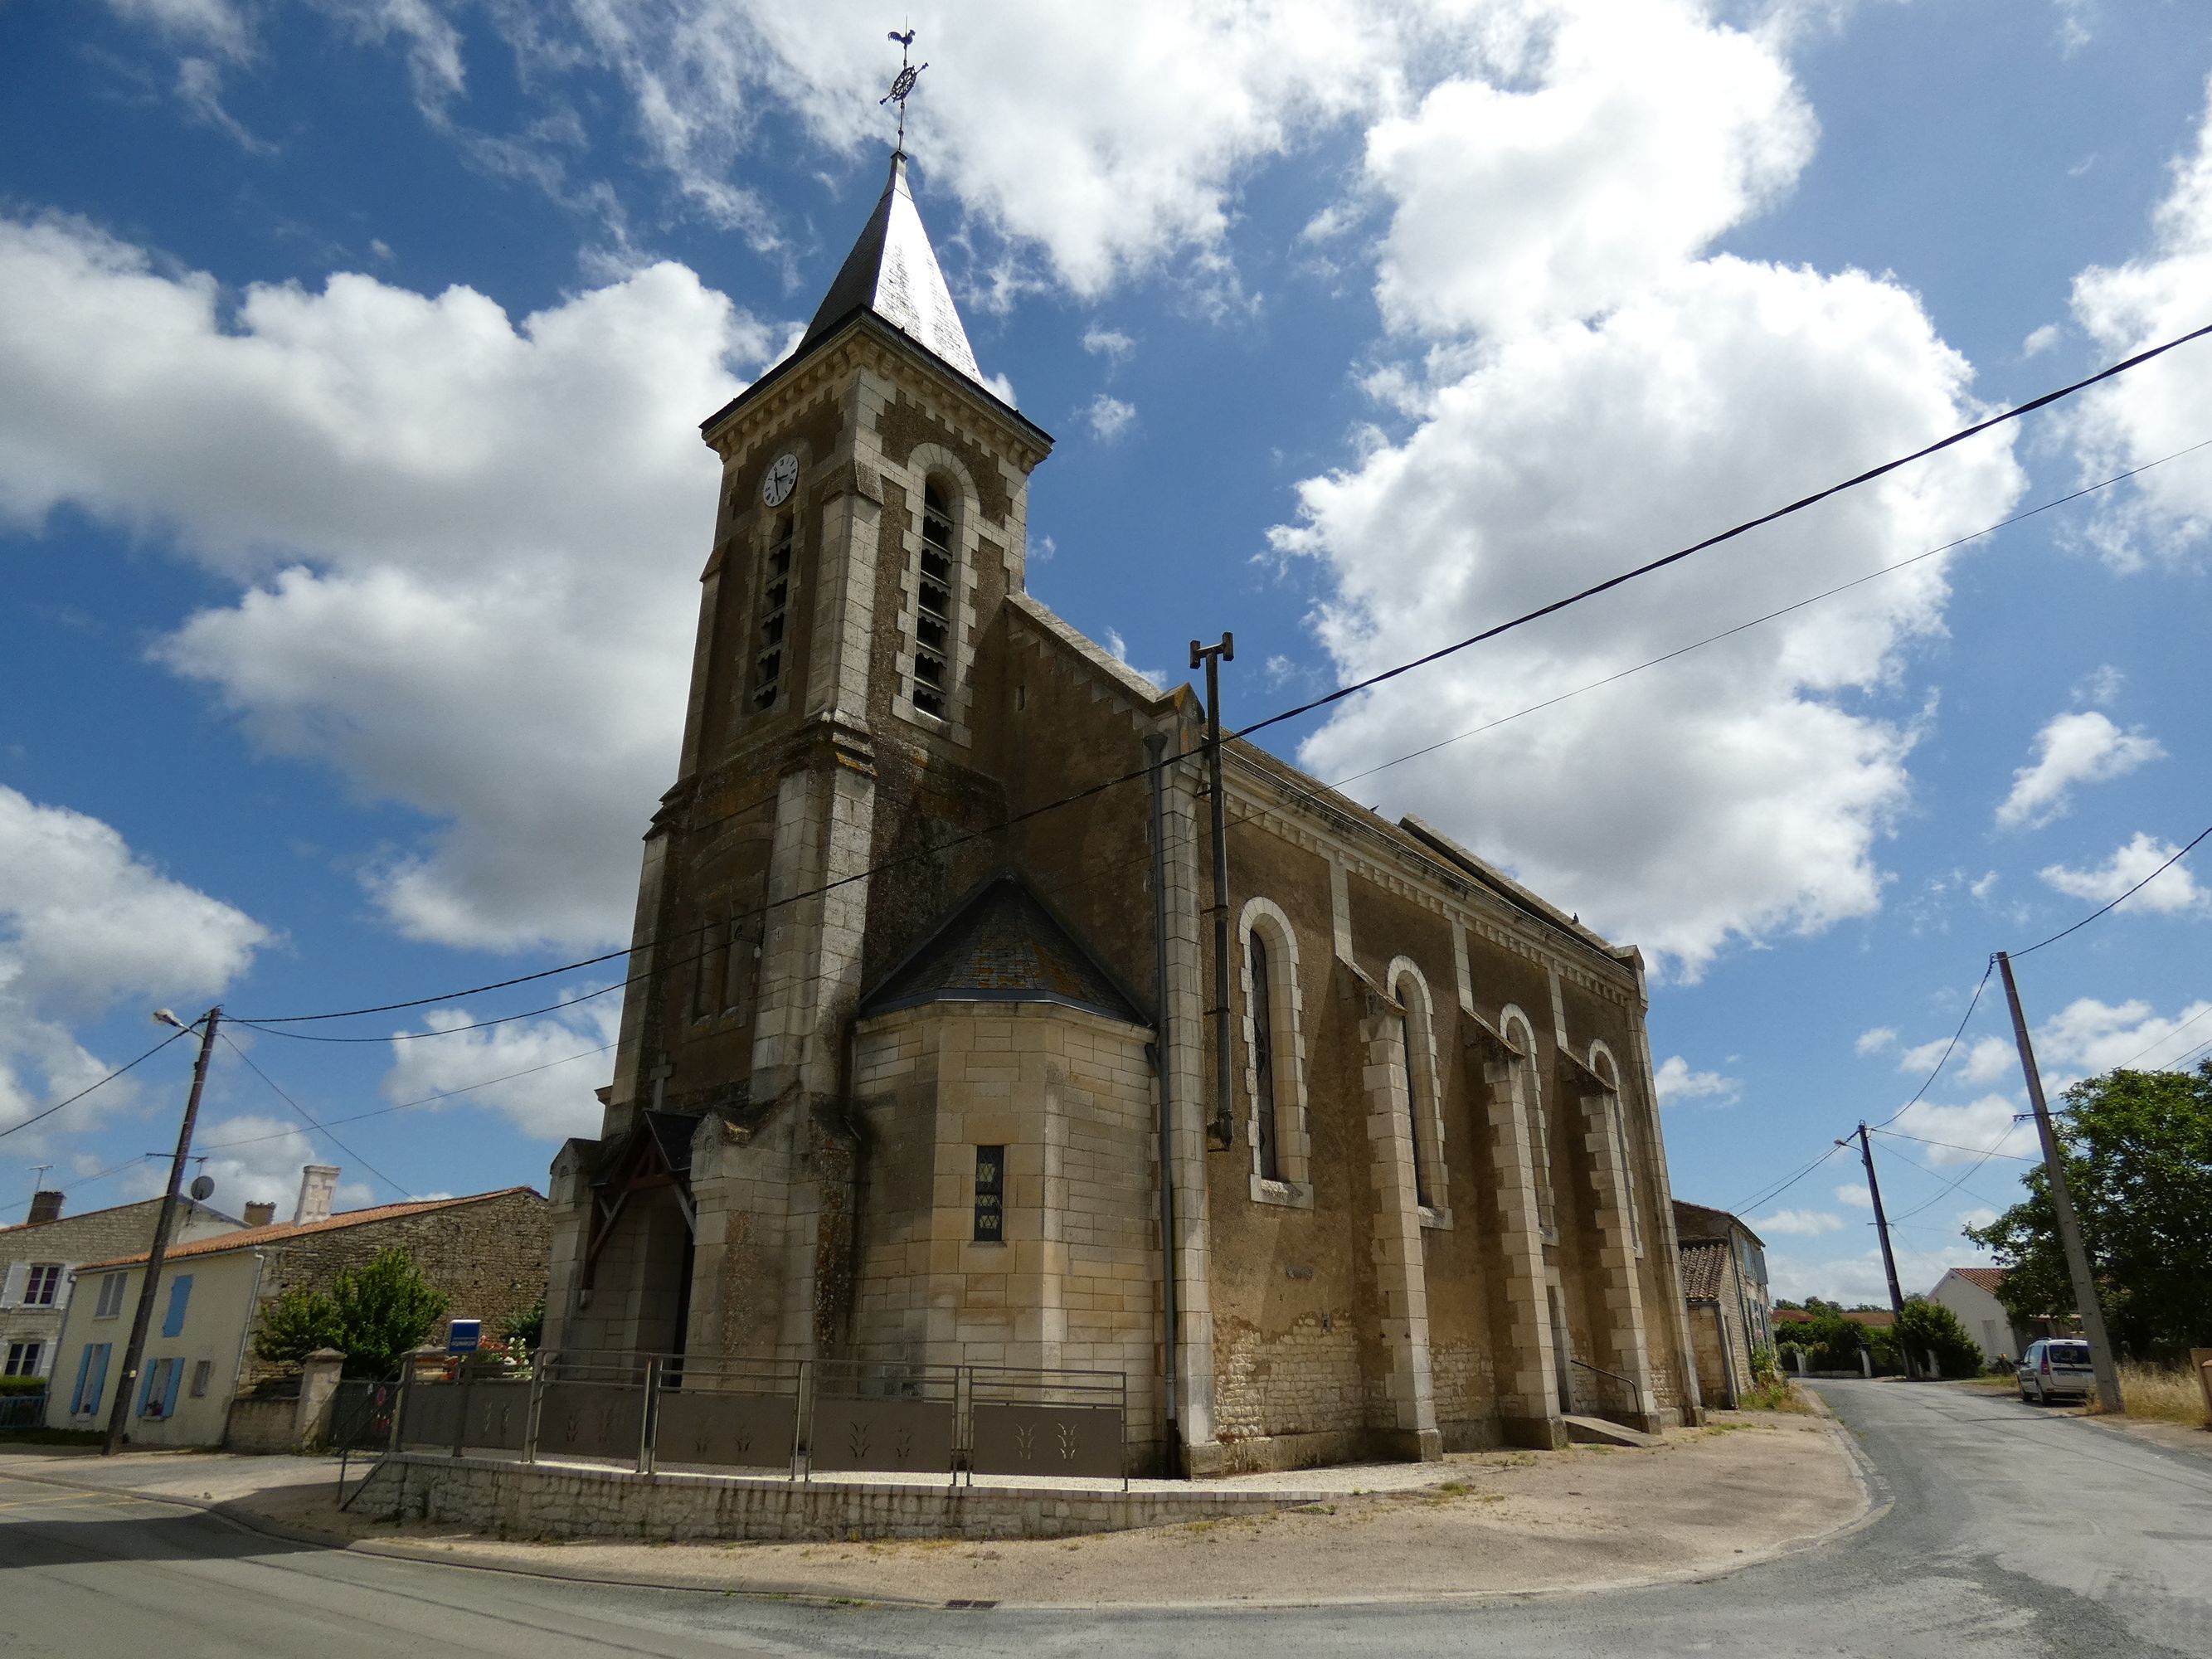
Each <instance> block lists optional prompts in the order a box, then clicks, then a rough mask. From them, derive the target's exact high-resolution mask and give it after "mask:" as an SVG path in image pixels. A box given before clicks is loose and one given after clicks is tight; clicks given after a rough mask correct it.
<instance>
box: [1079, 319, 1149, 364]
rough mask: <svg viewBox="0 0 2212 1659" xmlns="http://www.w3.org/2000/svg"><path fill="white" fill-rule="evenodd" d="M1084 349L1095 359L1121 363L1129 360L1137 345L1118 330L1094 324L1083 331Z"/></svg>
mask: <svg viewBox="0 0 2212 1659" xmlns="http://www.w3.org/2000/svg"><path fill="white" fill-rule="evenodd" d="M1083 349H1085V351H1087V352H1089V353H1091V356H1094V357H1103V358H1105V359H1106V360H1107V361H1108V362H1112V363H1121V362H1127V360H1128V357H1129V354H1130V353H1131V352H1133V351H1134V350H1135V349H1137V343H1136V342H1135V341H1134V340H1133V339H1131V338H1130V337H1128V336H1127V335H1126V334H1124V333H1122V332H1121V330H1119V329H1117V328H1107V327H1104V326H1103V325H1100V324H1097V323H1093V324H1091V326H1090V327H1089V328H1086V329H1085V330H1084V331H1083Z"/></svg>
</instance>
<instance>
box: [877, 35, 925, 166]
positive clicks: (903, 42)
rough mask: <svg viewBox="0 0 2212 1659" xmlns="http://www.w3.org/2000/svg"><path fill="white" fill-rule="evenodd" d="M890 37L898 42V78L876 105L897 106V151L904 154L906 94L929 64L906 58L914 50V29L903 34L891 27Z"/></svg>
mask: <svg viewBox="0 0 2212 1659" xmlns="http://www.w3.org/2000/svg"><path fill="white" fill-rule="evenodd" d="M891 39H892V40H896V41H897V42H898V48H899V72H898V78H897V79H896V80H895V81H893V82H891V89H890V91H889V92H887V93H885V94H884V95H883V96H882V97H880V98H878V99H877V100H876V103H877V104H878V106H882V105H884V104H896V105H897V106H898V153H899V154H900V155H905V154H906V100H907V94H909V93H911V92H912V91H913V90H914V83H915V81H916V80H918V79H919V78H920V77H921V72H922V70H926V69H927V68H928V67H929V65H928V64H916V63H911V62H909V61H908V58H910V56H911V55H912V53H913V52H914V31H913V30H912V29H908V30H907V32H906V33H903V34H902V33H899V32H898V31H897V30H896V29H893V30H892V31H891Z"/></svg>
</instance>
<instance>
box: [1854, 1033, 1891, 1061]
mask: <svg viewBox="0 0 2212 1659" xmlns="http://www.w3.org/2000/svg"><path fill="white" fill-rule="evenodd" d="M1896 1046H1897V1028H1896V1027H1895V1026H1894V1025H1876V1026H1875V1027H1873V1028H1872V1029H1870V1030H1864V1031H1861V1032H1860V1033H1859V1036H1858V1041H1857V1042H1854V1043H1853V1044H1852V1045H1851V1047H1852V1048H1853V1049H1854V1050H1855V1051H1856V1052H1857V1053H1858V1054H1860V1055H1862V1056H1863V1055H1867V1054H1881V1053H1882V1052H1883V1051H1884V1050H1885V1049H1888V1048H1895V1047H1896Z"/></svg>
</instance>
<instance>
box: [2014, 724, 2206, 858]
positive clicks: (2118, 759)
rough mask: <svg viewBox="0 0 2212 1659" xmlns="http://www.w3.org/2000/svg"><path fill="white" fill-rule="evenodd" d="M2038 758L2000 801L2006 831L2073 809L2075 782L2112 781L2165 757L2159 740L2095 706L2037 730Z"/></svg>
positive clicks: (2016, 777) (2019, 772) (2017, 773)
mask: <svg viewBox="0 0 2212 1659" xmlns="http://www.w3.org/2000/svg"><path fill="white" fill-rule="evenodd" d="M2035 748H2036V754H2035V758H2034V759H2033V761H2031V762H2030V763H2028V764H2027V765H2026V766H2023V767H2021V768H2020V769H2019V770H2017V771H2015V773H2014V774H2013V775H2012V791H2011V793H2009V794H2008V795H2007V796H2006V797H2005V798H2004V799H2003V800H2002V802H2000V803H1999V804H1998V806H1997V813H1996V821H1997V824H1998V826H1999V827H2000V828H2002V829H2021V828H2023V827H2026V828H2029V829H2033V828H2037V827H2039V826H2040V825H2043V824H2046V823H2050V822H2051V820H2052V819H2054V818H2058V817H2064V816H2065V815H2066V813H2067V812H2068V811H2070V810H2071V809H2072V807H2073V805H2074V801H2073V795H2072V791H2073V789H2074V787H2075V785H2076V784H2084V783H2108V782H2110V781H2112V779H2114V778H2123V777H2125V776H2126V775H2128V774H2129V773H2130V772H2132V771H2134V770H2135V769H2136V768H2137V767H2139V766H2143V765H2146V764H2148V763H2150V762H2152V761H2154V760H2159V759H2161V758H2163V757H2164V756H2165V754H2166V750H2164V749H2163V748H2161V747H2160V745H2159V743H2158V740H2157V739H2156V738H2153V737H2150V736H2148V735H2147V734H2146V733H2144V732H2123V731H2121V730H2120V728H2119V727H2118V726H2115V725H2113V724H2112V721H2111V720H2107V719H2106V717H2105V716H2104V715H2102V714H2099V713H2097V712H2096V711H2095V710H2094V709H2086V710H2081V711H2078V712H2075V713H2069V714H2055V715H2053V716H2052V717H2051V720H2049V722H2048V723H2046V724H2045V726H2044V728H2043V729H2042V730H2041V731H2040V732H2037V733H2036V734H2035Z"/></svg>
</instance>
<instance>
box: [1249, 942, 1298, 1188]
mask: <svg viewBox="0 0 2212 1659" xmlns="http://www.w3.org/2000/svg"><path fill="white" fill-rule="evenodd" d="M1237 937H1238V939H1240V940H1241V941H1242V942H1243V953H1244V956H1243V972H1244V986H1243V989H1244V1061H1245V1068H1244V1082H1245V1094H1246V1099H1247V1103H1248V1108H1249V1120H1248V1121H1249V1125H1250V1133H1249V1136H1248V1137H1247V1140H1248V1144H1249V1146H1250V1147H1251V1152H1252V1169H1251V1181H1252V1187H1251V1191H1252V1196H1253V1198H1254V1199H1255V1200H1258V1201H1261V1202H1264V1203H1270V1204H1289V1205H1292V1206H1297V1207H1300V1208H1303V1207H1305V1206H1308V1205H1310V1203H1311V1201H1312V1189H1311V1188H1310V1187H1309V1186H1308V1185H1307V1184H1306V1182H1307V1180H1308V1169H1307V1166H1308V1163H1309V1159H1308V1157H1307V1144H1306V1093H1305V1075H1304V1073H1305V1042H1304V1038H1303V1036H1301V1035H1300V1033H1299V1030H1298V1016H1299V1008H1300V1003H1299V998H1298V940H1297V933H1294V932H1293V931H1292V930H1291V920H1290V918H1289V917H1288V916H1286V915H1284V914H1283V911H1282V908H1281V907H1280V906H1279V905H1277V904H1275V903H1273V902H1272V901H1270V900H1268V899H1265V898H1254V899H1251V900H1249V901H1248V902H1246V904H1245V906H1244V909H1243V915H1241V916H1240V917H1239V918H1238V920H1237Z"/></svg>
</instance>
